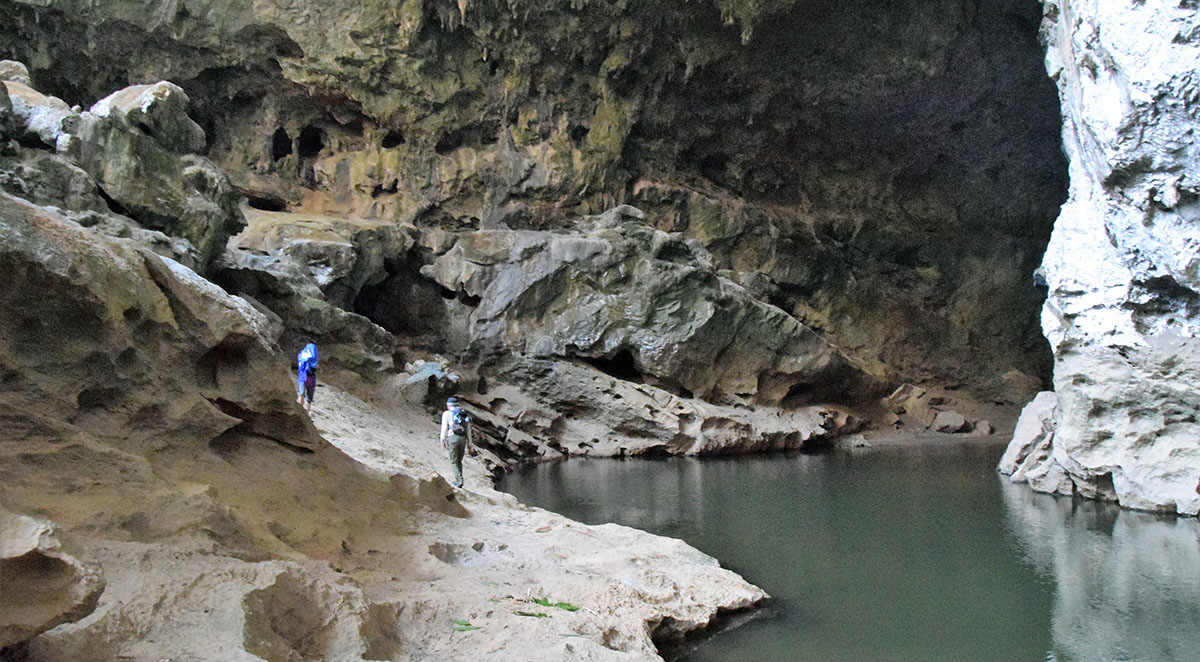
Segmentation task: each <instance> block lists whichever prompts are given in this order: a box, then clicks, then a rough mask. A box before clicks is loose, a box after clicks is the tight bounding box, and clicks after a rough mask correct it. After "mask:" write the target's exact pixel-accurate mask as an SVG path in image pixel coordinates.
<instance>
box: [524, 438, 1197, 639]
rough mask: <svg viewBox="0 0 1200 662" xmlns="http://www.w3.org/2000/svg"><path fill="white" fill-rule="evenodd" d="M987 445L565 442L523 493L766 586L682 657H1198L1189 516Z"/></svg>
mask: <svg viewBox="0 0 1200 662" xmlns="http://www.w3.org/2000/svg"><path fill="white" fill-rule="evenodd" d="M1002 452H1003V447H1001V446H997V445H978V444H976V445H965V444H953V445H948V446H947V445H939V446H921V447H916V448H881V449H870V450H868V451H863V452H858V451H855V452H836V453H825V454H819V455H808V454H792V455H785V456H774V457H740V458H728V459H709V460H696V459H683V458H676V459H669V460H626V461H620V460H571V461H569V462H564V463H559V464H549V465H541V466H538V467H534V468H531V469H529V470H527V471H525V472H521V473H519V474H517V475H515V476H512V477H510V478H509V479H507V480H506V481H505V483H504V484H503V485H502V488H503V489H505V490H507V491H509V492H511V493H512V494H514V495H516V496H517V497H518V498H520V499H521V500H522V501H524V502H526V503H530V504H533V505H537V506H541V507H544V508H548V509H551V510H555V511H557V512H560V513H562V514H564V515H567V516H569V517H572V518H574V519H578V520H581V521H584V522H588V523H593V524H596V523H602V522H619V523H621V524H626V525H629V526H635V527H638V528H641V529H645V530H648V531H652V532H654V533H659V534H663V535H669V536H674V537H678V538H682V539H684V540H686V541H688V542H689V543H691V544H692V545H694V546H695V547H697V548H699V549H701V550H703V551H704V552H706V553H708V554H710V555H712V556H715V557H717V558H719V559H721V561H722V562H723V563H724V564H725V565H726V566H727V567H729V568H731V569H733V570H735V571H737V572H738V573H740V574H741V575H742V576H744V577H746V579H747V580H749V581H751V582H753V583H755V584H757V585H758V586H760V587H762V588H763V589H764V590H766V591H767V592H768V593H770V594H771V595H772V596H773V598H775V600H774V601H773V603H772V605H771V606H770V607H769V608H768V609H766V610H763V613H762V614H761V615H760V617H758V618H755V619H752V620H750V621H749V622H748V623H746V624H744V625H742V626H740V627H737V628H735V629H732V630H730V631H727V632H723V633H721V634H719V635H717V636H715V637H712V638H709V639H706V640H704V641H703V642H702V643H700V644H699V645H696V646H695V647H693V648H691V649H690V650H683V651H681V652H679V653H677V655H678V659H681V660H688V661H691V662H708V661H718V660H720V661H725V660H738V659H754V660H756V661H759V662H765V661H770V660H781V661H783V660H787V661H803V660H820V661H823V662H839V661H845V662H851V661H853V662H870V661H879V662H907V661H912V662H917V661H920V662H932V661H937V660H946V661H955V662H962V661H973V662H981V661H987V660H997V661H1003V662H1012V661H1015V660H1031V661H1045V660H1052V661H1057V662H1106V661H1112V662H1116V661H1130V662H1160V661H1161V662H1167V661H1172V662H1175V661H1184V660H1186V661H1188V662H1192V661H1195V660H1200V526H1198V524H1197V522H1196V520H1195V519H1192V518H1181V519H1176V518H1174V517H1171V518H1166V517H1157V516H1154V515H1150V514H1146V513H1135V512H1130V511H1122V510H1120V509H1117V508H1116V507H1114V506H1111V505H1109V504H1099V503H1094V502H1082V501H1073V500H1071V499H1062V498H1055V497H1050V496H1046V495H1038V494H1034V493H1032V492H1031V491H1030V490H1028V489H1027V488H1025V487H1024V486H1017V485H1011V484H1009V483H1008V482H1007V481H1006V480H1003V479H1002V478H1001V477H1000V476H998V475H997V473H996V471H995V465H996V462H997V460H998V459H999V456H1000V454H1001V453H1002Z"/></svg>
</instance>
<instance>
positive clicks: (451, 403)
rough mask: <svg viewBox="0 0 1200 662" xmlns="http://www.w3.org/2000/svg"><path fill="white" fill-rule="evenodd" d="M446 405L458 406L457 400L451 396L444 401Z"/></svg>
mask: <svg viewBox="0 0 1200 662" xmlns="http://www.w3.org/2000/svg"><path fill="white" fill-rule="evenodd" d="M446 404H448V405H456V404H458V398H456V397H454V396H451V397H449V398H447V399H446Z"/></svg>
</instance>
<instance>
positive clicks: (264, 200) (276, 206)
mask: <svg viewBox="0 0 1200 662" xmlns="http://www.w3.org/2000/svg"><path fill="white" fill-rule="evenodd" d="M246 204H247V205H250V206H251V207H253V208H254V209H260V210H262V211H287V208H288V207H287V203H286V202H284V201H283V200H282V199H280V198H277V197H275V196H272V195H251V196H247V197H246Z"/></svg>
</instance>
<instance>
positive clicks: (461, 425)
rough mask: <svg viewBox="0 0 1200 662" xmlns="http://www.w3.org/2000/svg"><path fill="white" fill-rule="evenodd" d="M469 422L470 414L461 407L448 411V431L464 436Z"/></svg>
mask: <svg viewBox="0 0 1200 662" xmlns="http://www.w3.org/2000/svg"><path fill="white" fill-rule="evenodd" d="M470 422H471V416H470V415H469V414H467V412H466V410H465V409H463V408H462V407H455V408H454V410H453V411H452V412H451V413H450V433H451V434H456V435H458V436H460V437H463V436H466V434H467V424H468V423H470Z"/></svg>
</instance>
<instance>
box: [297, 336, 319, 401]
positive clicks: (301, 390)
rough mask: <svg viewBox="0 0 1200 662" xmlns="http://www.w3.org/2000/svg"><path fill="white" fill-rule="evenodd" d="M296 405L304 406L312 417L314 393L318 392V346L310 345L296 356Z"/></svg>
mask: <svg viewBox="0 0 1200 662" xmlns="http://www.w3.org/2000/svg"><path fill="white" fill-rule="evenodd" d="M296 367H297V369H298V371H299V373H300V374H299V375H297V376H296V404H298V405H304V411H305V413H307V414H308V415H309V416H311V415H312V401H313V392H314V391H316V390H317V346H316V344H314V343H308V344H307V345H305V346H304V349H302V350H300V353H299V354H297V355H296Z"/></svg>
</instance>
